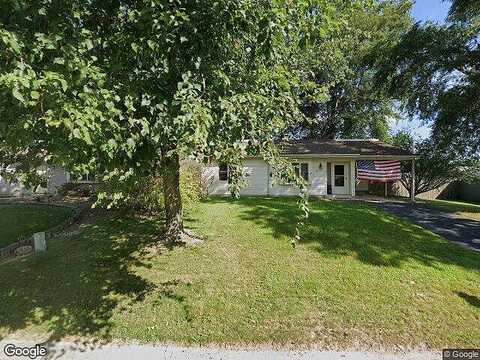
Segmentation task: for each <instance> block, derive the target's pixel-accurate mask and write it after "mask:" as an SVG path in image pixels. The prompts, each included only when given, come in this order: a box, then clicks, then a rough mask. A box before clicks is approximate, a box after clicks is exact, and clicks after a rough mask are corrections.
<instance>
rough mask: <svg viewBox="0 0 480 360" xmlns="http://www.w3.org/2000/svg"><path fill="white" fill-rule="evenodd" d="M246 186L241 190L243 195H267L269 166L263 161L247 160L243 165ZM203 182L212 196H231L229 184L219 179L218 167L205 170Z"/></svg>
mask: <svg viewBox="0 0 480 360" xmlns="http://www.w3.org/2000/svg"><path fill="white" fill-rule="evenodd" d="M243 173H244V180H245V181H246V183H247V184H246V186H245V187H243V188H242V189H241V190H240V194H241V195H267V192H268V166H267V164H266V163H265V162H264V161H263V160H246V161H245V162H244V163H243ZM203 182H204V184H206V186H207V188H208V193H209V194H211V195H229V194H230V193H229V191H228V183H227V182H226V181H220V180H219V178H218V165H217V164H211V165H209V166H206V167H205V168H204V170H203Z"/></svg>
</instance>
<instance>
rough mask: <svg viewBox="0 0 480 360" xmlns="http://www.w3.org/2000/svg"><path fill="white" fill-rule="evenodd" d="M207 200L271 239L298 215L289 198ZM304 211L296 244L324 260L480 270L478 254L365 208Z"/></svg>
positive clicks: (287, 233) (290, 227)
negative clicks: (227, 206)
mask: <svg viewBox="0 0 480 360" xmlns="http://www.w3.org/2000/svg"><path fill="white" fill-rule="evenodd" d="M208 201H209V202H211V203H227V202H230V203H232V204H237V205H239V206H240V209H241V210H240V211H241V217H242V219H244V220H246V221H252V222H255V223H257V224H258V225H260V226H262V227H263V228H265V229H267V230H268V231H270V232H271V233H272V235H273V237H274V238H277V239H279V238H285V237H291V236H292V235H293V234H294V230H295V224H296V216H297V215H298V214H299V210H298V208H297V206H296V199H295V198H263V197H255V198H254V197H251V198H240V199H238V200H231V199H226V198H212V199H211V200H208ZM310 209H311V212H310V216H309V219H308V220H307V222H306V226H305V227H304V228H303V229H302V234H301V236H302V239H301V243H304V244H311V245H313V246H314V248H315V249H316V250H317V251H318V252H320V253H322V255H324V256H331V257H340V256H349V255H351V256H355V257H356V258H358V259H359V260H360V261H361V262H363V263H365V264H369V265H374V266H396V267H399V266H401V265H402V264H404V263H405V262H411V261H415V262H418V263H421V264H424V265H428V266H436V263H442V264H451V265H458V266H461V267H464V268H468V269H474V270H479V269H480V254H475V253H473V252H471V251H468V250H465V249H463V248H461V247H459V246H457V245H454V244H452V243H450V242H447V241H445V240H444V239H442V238H440V237H438V236H436V235H434V234H432V233H431V232H429V231H427V230H425V229H423V228H421V227H419V226H417V225H414V224H411V223H409V222H407V221H404V220H401V219H399V218H397V217H395V216H392V215H389V214H387V213H385V212H383V211H381V210H379V209H377V208H375V207H373V206H371V205H368V204H365V203H360V202H349V201H327V200H318V199H311V203H310Z"/></svg>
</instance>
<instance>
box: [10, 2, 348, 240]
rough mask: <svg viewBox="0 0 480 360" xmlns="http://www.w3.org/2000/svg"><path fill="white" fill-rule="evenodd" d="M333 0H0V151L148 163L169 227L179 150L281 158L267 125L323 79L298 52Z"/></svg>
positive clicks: (99, 163)
mask: <svg viewBox="0 0 480 360" xmlns="http://www.w3.org/2000/svg"><path fill="white" fill-rule="evenodd" d="M341 3H342V2H341V1H335V2H332V1H329V2H325V1H313V2H312V1H296V0H278V1H260V0H235V1H233V0H219V1H215V2H211V1H202V0H168V1H167V0H158V1H150V0H149V1H147V0H140V1H129V0H108V1H105V0H102V1H81V0H73V1H72V0H68V1H66V0H56V1H51V0H41V1H35V2H31V1H24V0H6V1H4V2H3V5H2V13H1V14H0V39H1V41H0V92H1V97H0V130H1V132H0V151H1V154H2V160H3V162H9V163H15V164H17V170H18V171H20V172H24V173H26V174H29V173H30V174H31V173H32V171H31V170H32V169H34V167H33V166H32V164H34V163H41V162H49V163H53V164H57V165H61V166H64V167H65V168H67V169H68V170H70V171H74V172H79V173H91V172H95V173H96V174H100V175H101V179H102V180H103V181H109V180H110V179H116V180H117V181H118V180H120V181H129V179H132V178H134V177H135V176H143V175H149V174H153V173H158V174H160V175H162V176H163V178H164V188H165V202H166V204H165V208H166V217H167V233H171V234H172V236H171V238H173V239H175V238H177V237H178V234H179V233H180V232H181V230H182V218H181V200H180V194H179V191H178V166H179V158H186V157H189V158H195V159H198V160H201V161H203V160H205V159H213V160H216V161H221V162H227V163H230V164H239V163H240V162H241V159H242V158H243V157H245V156H247V155H248V154H253V153H255V154H257V155H260V156H262V157H263V158H265V160H267V161H269V162H271V163H276V164H277V165H278V166H279V167H281V166H282V162H281V161H276V160H275V159H278V157H277V156H276V150H275V147H274V144H273V140H274V137H275V134H278V133H279V132H280V131H281V130H282V129H284V128H285V127H286V126H292V125H293V124H294V123H295V122H297V121H299V120H300V119H302V114H301V113H300V112H299V111H298V109H299V103H300V102H299V101H300V100H299V94H306V93H308V94H309V98H311V99H316V98H319V97H320V96H321V94H322V93H325V90H322V87H326V86H327V85H321V84H320V85H319V84H317V83H315V82H313V81H310V78H309V75H308V74H307V73H306V69H304V68H303V67H302V66H300V64H299V62H298V54H299V53H300V52H301V51H302V49H306V48H307V47H308V45H309V44H312V43H315V42H318V41H320V40H321V39H323V38H325V37H327V36H329V34H330V33H331V32H333V31H336V29H337V27H338V21H337V20H336V19H335V16H336V14H337V12H338V6H339V4H341ZM353 3H354V2H353ZM352 6H353V5H352ZM350 10H351V9H350ZM344 11H349V8H344ZM21 164H26V165H25V166H21ZM292 173H293V172H292V171H290V172H287V175H286V176H294V175H292ZM238 177H239V176H236V177H235V176H234V178H233V180H232V182H231V185H232V187H233V188H236V185H238V181H235V179H236V178H238ZM296 181H297V182H298V184H299V185H301V179H296ZM102 196H104V197H105V196H106V194H103V195H102V194H100V197H102ZM123 196H124V194H122V193H118V192H117V193H114V194H111V196H109V198H108V199H109V201H113V202H115V201H119V200H120V199H121V198H122V197H123Z"/></svg>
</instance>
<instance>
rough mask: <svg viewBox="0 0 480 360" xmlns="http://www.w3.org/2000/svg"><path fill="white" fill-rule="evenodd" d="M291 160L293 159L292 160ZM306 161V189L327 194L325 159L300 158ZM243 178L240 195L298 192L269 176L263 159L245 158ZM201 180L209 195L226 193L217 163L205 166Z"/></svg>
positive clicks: (225, 185) (286, 194)
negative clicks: (243, 182)
mask: <svg viewBox="0 0 480 360" xmlns="http://www.w3.org/2000/svg"><path fill="white" fill-rule="evenodd" d="M292 161H293V160H292ZM298 162H306V163H308V172H309V174H308V178H309V186H308V190H309V193H310V194H311V195H316V196H320V195H326V194H327V161H326V160H325V159H314V158H309V159H302V160H299V161H298ZM243 173H244V179H245V181H246V182H247V185H246V186H245V187H244V188H242V189H241V190H240V194H241V195H272V196H289V195H296V194H298V189H297V188H295V187H294V186H293V185H282V184H280V183H279V182H278V181H275V180H274V179H272V178H269V177H270V174H269V166H268V165H267V163H266V162H265V161H263V160H256V159H251V160H246V161H245V162H244V164H243ZM203 182H204V184H205V185H206V187H207V189H208V193H209V194H211V195H228V194H229V192H228V184H227V182H226V181H220V180H219V178H218V165H216V164H211V165H209V166H206V167H205V168H204V171H203Z"/></svg>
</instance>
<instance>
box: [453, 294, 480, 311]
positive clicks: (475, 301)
mask: <svg viewBox="0 0 480 360" xmlns="http://www.w3.org/2000/svg"><path fill="white" fill-rule="evenodd" d="M455 294H457V295H458V296H459V297H461V298H462V299H463V300H465V301H466V302H467V303H469V304H470V305H472V306H473V307H477V308H480V298H478V297H477V296H474V295H469V294H467V293H464V292H462V291H455Z"/></svg>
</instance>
